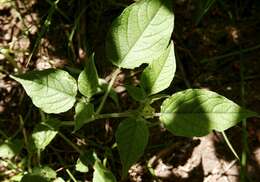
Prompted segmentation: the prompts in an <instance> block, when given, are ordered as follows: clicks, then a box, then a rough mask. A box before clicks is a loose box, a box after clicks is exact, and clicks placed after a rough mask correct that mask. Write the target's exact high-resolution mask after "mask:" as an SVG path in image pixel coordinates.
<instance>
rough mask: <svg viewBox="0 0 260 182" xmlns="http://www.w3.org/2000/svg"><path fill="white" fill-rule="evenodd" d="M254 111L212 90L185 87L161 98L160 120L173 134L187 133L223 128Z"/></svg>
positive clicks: (252, 114)
mask: <svg viewBox="0 0 260 182" xmlns="http://www.w3.org/2000/svg"><path fill="white" fill-rule="evenodd" d="M256 115H257V114H256V113H254V112H251V111H248V110H246V109H243V108H241V107H240V106H239V105H237V104H236V103H234V102H232V101H230V100H228V99H227V98H225V97H223V96H221V95H219V94H217V93H215V92H212V91H208V90H204V89H188V90H185V91H181V92H177V93H175V94H173V95H172V96H171V97H170V98H168V99H166V100H165V101H164V102H163V104H162V106H161V116H160V120H161V121H162V122H163V123H164V124H165V127H166V128H167V129H168V130H169V131H171V132H172V133H173V134H175V135H180V136H187V137H191V136H203V135H207V134H208V133H209V132H211V131H212V130H216V131H224V130H226V129H228V128H230V127H232V126H234V125H236V124H237V123H238V122H239V121H241V120H243V119H245V118H248V117H252V116H256Z"/></svg>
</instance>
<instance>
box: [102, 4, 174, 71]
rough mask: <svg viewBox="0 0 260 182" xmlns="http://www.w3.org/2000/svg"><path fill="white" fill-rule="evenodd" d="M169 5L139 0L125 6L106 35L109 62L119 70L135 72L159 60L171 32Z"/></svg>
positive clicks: (172, 16) (171, 14) (172, 21)
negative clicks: (142, 65) (136, 69)
mask: <svg viewBox="0 0 260 182" xmlns="http://www.w3.org/2000/svg"><path fill="white" fill-rule="evenodd" d="M171 2H172V1H170V0H164V1H162V0H142V1H138V2H136V3H133V4H132V5H130V6H128V7H127V8H126V9H125V10H124V11H123V13H122V14H121V15H120V16H119V17H118V18H117V19H116V20H115V21H114V22H113V23H112V26H111V29H110V31H109V33H108V36H107V41H106V54H107V58H108V60H109V61H111V62H112V63H113V64H114V65H116V66H118V67H122V68H135V67H138V66H139V65H141V64H142V63H150V62H151V61H152V60H154V59H155V58H157V57H159V56H160V54H161V52H162V51H163V50H165V49H166V47H167V46H168V44H169V41H170V38H171V34H172V31H173V24H174V15H173V12H172V4H171Z"/></svg>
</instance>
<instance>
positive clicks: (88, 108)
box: [74, 102, 94, 131]
mask: <svg viewBox="0 0 260 182" xmlns="http://www.w3.org/2000/svg"><path fill="white" fill-rule="evenodd" d="M93 114H94V106H93V104H91V103H88V104H86V103H84V102H78V103H77V105H76V107H75V122H76V124H75V128H74V131H77V130H79V129H80V128H81V127H82V126H83V125H84V124H86V123H88V119H90V118H91V117H92V116H93Z"/></svg>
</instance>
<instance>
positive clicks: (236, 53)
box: [201, 44, 260, 63]
mask: <svg viewBox="0 0 260 182" xmlns="http://www.w3.org/2000/svg"><path fill="white" fill-rule="evenodd" d="M257 49H260V44H259V45H256V46H254V47H249V48H247V49H241V50H239V51H234V52H231V53H227V54H224V55H221V56H216V57H213V58H210V59H204V60H202V61H201V63H206V62H208V61H217V60H220V59H224V58H227V57H230V56H236V55H240V54H242V53H248V52H251V51H254V50H257Z"/></svg>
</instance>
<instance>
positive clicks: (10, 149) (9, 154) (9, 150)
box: [0, 139, 23, 159]
mask: <svg viewBox="0 0 260 182" xmlns="http://www.w3.org/2000/svg"><path fill="white" fill-rule="evenodd" d="M22 147H23V142H22V140H19V139H16V140H11V141H5V142H3V143H2V144H0V158H7V159H11V158H13V157H14V156H15V155H16V154H18V153H19V152H20V151H21V149H22Z"/></svg>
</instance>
